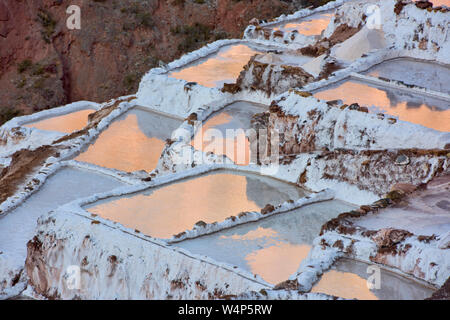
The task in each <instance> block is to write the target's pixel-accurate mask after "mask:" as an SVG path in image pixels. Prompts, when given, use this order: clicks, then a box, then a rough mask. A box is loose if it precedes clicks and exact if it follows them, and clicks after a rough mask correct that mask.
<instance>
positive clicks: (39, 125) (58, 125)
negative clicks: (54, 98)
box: [24, 109, 94, 133]
mask: <svg viewBox="0 0 450 320" xmlns="http://www.w3.org/2000/svg"><path fill="white" fill-rule="evenodd" d="M92 112H94V110H93V109H87V110H80V111H75V112H72V113H69V114H65V115H62V116H57V117H52V118H48V119H44V120H40V121H38V122H34V123H29V124H26V125H24V126H25V127H28V128H36V129H39V130H47V131H58V132H64V133H72V132H74V131H77V130H81V129H83V128H84V127H85V126H86V125H87V123H88V115H89V114H91V113H92Z"/></svg>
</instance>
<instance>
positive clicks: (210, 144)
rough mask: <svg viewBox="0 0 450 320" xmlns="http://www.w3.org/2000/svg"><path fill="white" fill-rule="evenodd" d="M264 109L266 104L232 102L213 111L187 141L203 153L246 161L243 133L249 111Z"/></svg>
mask: <svg viewBox="0 0 450 320" xmlns="http://www.w3.org/2000/svg"><path fill="white" fill-rule="evenodd" d="M266 110H267V107H266V106H262V105H256V104H253V103H250V102H244V101H240V102H235V103H233V104H231V105H229V106H227V107H226V108H224V109H223V110H221V111H218V112H215V113H213V114H212V115H211V116H210V117H209V118H208V119H207V120H206V121H205V122H204V123H203V124H202V127H201V128H199V129H198V130H197V132H196V134H195V136H194V138H193V139H192V141H191V145H192V146H194V148H195V149H196V150H201V151H203V152H205V153H207V152H213V153H214V154H216V155H219V156H220V155H226V156H227V157H228V158H230V159H231V160H233V161H234V162H235V163H236V164H238V165H248V164H249V163H250V159H251V150H250V142H249V140H248V138H247V136H246V133H247V130H248V129H250V128H251V120H252V117H253V115H254V114H256V113H261V112H264V111H266Z"/></svg>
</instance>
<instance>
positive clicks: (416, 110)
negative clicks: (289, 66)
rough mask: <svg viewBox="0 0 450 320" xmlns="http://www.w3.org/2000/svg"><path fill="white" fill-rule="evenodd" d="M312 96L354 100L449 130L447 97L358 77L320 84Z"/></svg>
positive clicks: (324, 98) (344, 101)
mask: <svg viewBox="0 0 450 320" xmlns="http://www.w3.org/2000/svg"><path fill="white" fill-rule="evenodd" d="M314 96H315V97H316V98H318V99H323V100H342V101H343V103H345V104H348V105H350V104H352V103H358V104H359V105H361V106H366V107H368V109H369V112H371V113H379V112H383V113H386V114H389V115H392V116H394V117H398V119H400V120H403V121H408V122H412V123H416V124H420V125H423V126H425V127H428V128H432V129H435V130H439V131H450V105H449V103H448V102H447V101H443V100H439V99H435V98H430V97H427V96H424V95H419V94H415V93H411V92H407V91H404V90H397V89H391V88H386V87H381V86H376V85H373V84H369V83H365V82H362V81H358V80H345V81H341V82H338V83H336V84H333V85H331V86H327V87H324V88H321V89H320V90H318V91H316V92H314Z"/></svg>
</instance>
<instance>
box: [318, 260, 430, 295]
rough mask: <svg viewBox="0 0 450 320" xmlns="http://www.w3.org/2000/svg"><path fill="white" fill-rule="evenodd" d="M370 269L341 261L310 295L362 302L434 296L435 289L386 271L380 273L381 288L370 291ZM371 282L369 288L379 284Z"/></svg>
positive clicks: (362, 265)
mask: <svg viewBox="0 0 450 320" xmlns="http://www.w3.org/2000/svg"><path fill="white" fill-rule="evenodd" d="M369 266H370V265H368V264H366V263H362V262H358V261H354V260H349V259H340V260H338V261H337V262H336V263H335V264H334V265H333V267H332V268H331V269H330V270H329V271H327V272H325V273H324V274H323V275H322V277H321V278H320V280H319V281H318V282H317V283H316V284H315V285H314V287H313V288H312V290H311V292H320V293H326V294H329V295H334V296H337V297H341V298H346V299H359V300H423V299H425V298H428V297H430V296H431V295H432V294H433V291H434V289H433V288H431V287H428V286H425V285H423V284H422V283H419V282H416V281H413V280H410V279H408V278H404V277H402V276H400V275H397V274H394V273H392V272H389V271H386V270H383V269H380V278H379V280H380V281H379V288H376V287H372V288H370V289H369V286H368V282H367V280H368V278H369V277H371V276H372V275H373V274H374V271H372V270H371V269H368V267H369ZM373 267H374V266H373ZM372 279H373V278H370V279H369V282H370V284H376V282H372V281H374V280H372Z"/></svg>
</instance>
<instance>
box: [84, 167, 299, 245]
mask: <svg viewBox="0 0 450 320" xmlns="http://www.w3.org/2000/svg"><path fill="white" fill-rule="evenodd" d="M303 195H304V191H303V190H302V189H300V188H298V187H296V186H294V185H292V184H287V183H284V182H281V181H278V180H274V179H271V178H267V177H262V176H258V175H254V174H247V173H238V172H229V171H223V170H219V171H215V172H212V173H209V174H205V175H201V176H198V177H195V178H189V179H183V180H181V181H179V182H175V183H171V184H168V185H165V186H161V187H158V188H153V189H150V190H147V191H144V192H141V193H136V194H131V195H126V196H122V197H116V198H111V199H105V200H102V201H100V202H97V203H94V204H91V205H89V206H87V207H86V210H88V211H89V212H91V213H95V214H98V215H99V216H101V217H103V218H106V219H109V220H112V221H116V222H119V223H121V224H122V225H124V226H126V227H128V228H133V229H138V230H139V231H141V232H143V233H144V234H147V235H150V236H153V237H158V238H170V237H172V236H173V235H175V234H178V233H180V232H182V231H185V230H187V229H192V228H193V227H194V224H195V223H196V222H198V221H200V220H201V221H204V222H206V223H213V222H216V221H217V222H220V221H223V220H225V219H226V218H227V217H229V216H231V215H237V214H238V213H240V212H242V211H259V210H260V209H261V208H263V207H265V205H266V204H268V203H271V204H274V205H276V204H280V203H283V202H285V201H287V200H289V199H293V200H296V199H298V198H301V197H302V196H303Z"/></svg>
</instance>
